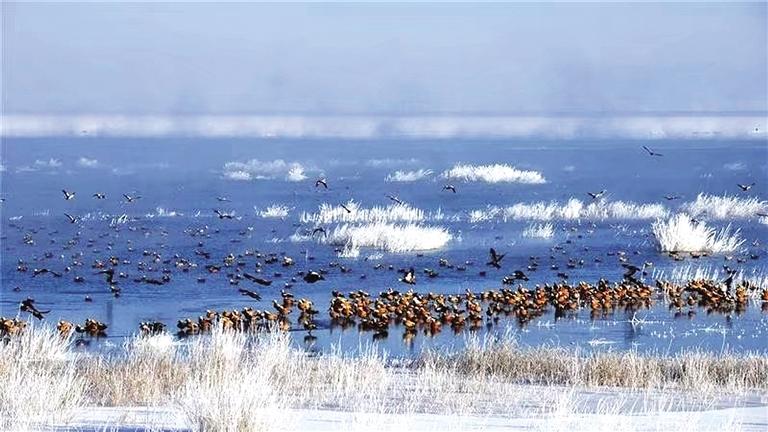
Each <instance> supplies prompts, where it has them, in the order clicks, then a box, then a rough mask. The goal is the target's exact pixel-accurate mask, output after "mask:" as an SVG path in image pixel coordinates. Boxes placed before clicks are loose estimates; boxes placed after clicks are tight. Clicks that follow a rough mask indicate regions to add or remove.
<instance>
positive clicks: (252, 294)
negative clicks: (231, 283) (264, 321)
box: [238, 288, 261, 300]
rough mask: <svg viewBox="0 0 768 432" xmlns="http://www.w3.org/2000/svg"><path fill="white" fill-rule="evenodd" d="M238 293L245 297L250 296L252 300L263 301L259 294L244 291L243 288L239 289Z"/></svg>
mask: <svg viewBox="0 0 768 432" xmlns="http://www.w3.org/2000/svg"><path fill="white" fill-rule="evenodd" d="M238 291H240V293H241V294H242V295H244V296H248V297H250V298H252V299H255V300H261V296H260V295H259V293H257V292H253V291H250V290H247V289H243V288H239V289H238Z"/></svg>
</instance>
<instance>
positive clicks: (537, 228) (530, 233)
mask: <svg viewBox="0 0 768 432" xmlns="http://www.w3.org/2000/svg"><path fill="white" fill-rule="evenodd" d="M554 236H555V226H554V225H552V223H550V222H547V223H533V224H530V225H528V226H527V227H525V229H524V230H523V237H526V238H540V239H548V238H552V237H554Z"/></svg>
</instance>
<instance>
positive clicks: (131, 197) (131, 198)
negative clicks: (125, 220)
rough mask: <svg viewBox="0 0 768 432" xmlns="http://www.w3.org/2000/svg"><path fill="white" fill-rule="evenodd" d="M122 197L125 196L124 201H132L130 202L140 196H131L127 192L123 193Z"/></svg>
mask: <svg viewBox="0 0 768 432" xmlns="http://www.w3.org/2000/svg"><path fill="white" fill-rule="evenodd" d="M123 198H125V202H127V203H132V202H134V201H136V200H137V199H139V198H141V197H140V196H138V195H135V196H131V195H128V194H123Z"/></svg>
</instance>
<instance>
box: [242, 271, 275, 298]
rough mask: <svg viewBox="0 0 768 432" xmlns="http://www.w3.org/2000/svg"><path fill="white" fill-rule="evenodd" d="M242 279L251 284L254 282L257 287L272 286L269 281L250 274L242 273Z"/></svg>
mask: <svg viewBox="0 0 768 432" xmlns="http://www.w3.org/2000/svg"><path fill="white" fill-rule="evenodd" d="M243 277H244V278H246V279H248V280H249V281H251V282H256V283H257V284H259V285H264V286H270V285H272V281H271V280H266V279H262V278H259V277H256V276H254V275H252V274H249V273H243ZM241 292H242V290H241ZM254 298H255V297H254ZM259 300H260V299H259Z"/></svg>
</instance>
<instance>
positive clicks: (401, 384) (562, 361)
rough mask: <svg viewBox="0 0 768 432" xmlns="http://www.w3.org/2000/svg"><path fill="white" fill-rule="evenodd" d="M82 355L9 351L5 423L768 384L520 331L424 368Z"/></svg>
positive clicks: (31, 347)
mask: <svg viewBox="0 0 768 432" xmlns="http://www.w3.org/2000/svg"><path fill="white" fill-rule="evenodd" d="M155 339H157V340H155ZM73 353H74V348H73V347H72V345H71V341H69V340H62V339H60V338H59V336H58V335H57V334H56V333H55V331H53V330H52V329H39V328H37V329H31V331H29V332H28V334H25V335H23V336H21V337H14V338H11V342H10V343H8V344H4V345H0V383H2V384H3V386H2V388H3V392H0V429H2V430H34V429H42V428H44V425H51V424H66V415H67V413H70V412H72V410H73V409H74V408H77V407H81V408H80V410H81V411H83V410H88V408H86V407H89V406H119V407H137V406H160V407H162V406H166V407H176V409H178V410H180V411H181V412H182V413H183V414H184V416H185V417H186V419H187V424H189V425H190V428H191V429H192V430H193V431H210V430H216V431H253V430H264V429H270V430H271V429H276V428H281V427H283V428H288V429H290V428H291V427H292V425H291V416H290V415H289V413H290V412H292V411H293V410H302V411H304V410H309V411H313V410H326V411H328V410H333V411H344V412H350V413H359V414H361V415H364V416H365V415H373V414H394V415H398V416H400V417H401V418H402V419H403V420H407V419H408V418H410V416H417V415H421V414H424V413H429V414H434V415H443V416H445V415H448V416H459V417H460V416H487V415H492V416H501V417H503V418H507V419H512V418H521V417H525V418H529V417H541V416H544V417H549V418H552V420H553V421H558V419H559V420H560V421H563V420H566V419H573V418H574V417H577V416H580V415H584V414H585V413H601V414H617V415H618V414H622V413H623V414H633V415H637V414H643V413H645V414H648V413H655V412H669V411H677V410H680V409H682V408H690V407H691V404H697V405H699V406H702V405H703V406H708V404H710V403H712V401H713V400H714V398H717V397H720V395H721V394H724V395H732V396H734V397H736V396H739V395H746V394H749V393H751V392H764V391H766V390H767V389H768V357H767V356H764V355H757V354H728V353H726V354H706V353H700V352H689V353H682V354H675V355H671V356H667V355H650V354H648V355H644V354H639V353H637V352H631V351H630V352H614V351H602V350H599V351H593V352H581V351H577V350H571V349H565V348H551V347H550V348H524V347H520V346H518V345H517V344H516V343H515V342H514V340H513V339H511V338H509V336H508V335H503V336H502V337H501V338H498V337H497V338H494V339H491V338H487V339H479V338H476V337H471V336H470V339H469V340H468V341H467V344H466V349H465V350H463V351H460V352H455V353H452V354H449V353H445V352H437V351H428V352H425V353H423V354H422V355H421V356H420V357H418V358H416V359H413V360H407V359H390V358H389V357H387V355H386V354H385V353H382V352H381V351H378V350H375V349H372V348H371V347H362V349H361V352H360V353H358V354H357V355H354V356H353V355H348V354H345V353H342V352H339V351H333V352H330V353H326V354H324V355H321V356H316V355H308V353H307V352H306V351H304V350H302V349H299V348H295V347H293V345H292V344H291V335H290V334H286V333H278V332H274V333H268V334H261V335H258V336H256V335H248V334H244V333H233V332H227V331H223V330H221V329H220V328H215V329H214V330H213V331H212V333H211V334H210V335H209V336H205V337H197V338H193V339H190V340H188V341H187V342H185V343H184V344H179V343H172V342H171V340H170V338H169V337H168V336H167V335H160V336H153V337H151V338H146V339H143V340H137V339H135V338H129V339H127V340H126V342H125V343H124V344H123V350H122V351H120V352H116V353H112V354H104V355H102V356H99V355H75V354H73ZM596 387H599V388H600V391H599V392H598V393H595V392H590V391H587V389H589V388H596ZM607 387H614V388H618V389H625V390H626V389H632V390H634V391H635V393H629V392H626V391H613V390H610V389H608V388H607ZM639 389H642V390H643V392H637V390H639ZM596 394H598V395H601V396H600V400H599V401H598V402H596V400H595V395H596Z"/></svg>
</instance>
